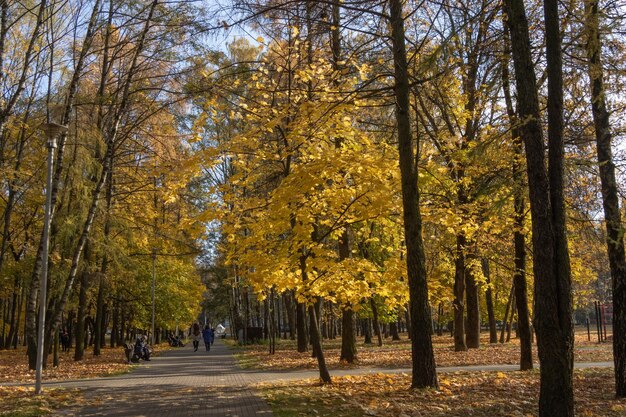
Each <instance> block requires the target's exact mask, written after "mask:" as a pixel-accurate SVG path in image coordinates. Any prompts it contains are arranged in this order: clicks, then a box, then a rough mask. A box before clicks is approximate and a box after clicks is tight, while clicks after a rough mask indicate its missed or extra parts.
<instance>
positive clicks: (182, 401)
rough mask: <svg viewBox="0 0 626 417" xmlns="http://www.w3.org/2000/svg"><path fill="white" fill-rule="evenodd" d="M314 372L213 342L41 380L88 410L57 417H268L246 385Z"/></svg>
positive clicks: (303, 376)
mask: <svg viewBox="0 0 626 417" xmlns="http://www.w3.org/2000/svg"><path fill="white" fill-rule="evenodd" d="M612 366H613V363H612V362H585V363H576V364H575V367H576V368H590V367H612ZM517 369H519V366H518V365H477V366H455V367H440V368H437V371H438V372H440V373H445V372H456V371H515V370H517ZM402 372H406V373H410V372H411V370H410V369H409V368H357V369H340V370H332V371H331V375H332V376H343V375H357V374H368V373H402ZM318 377H319V372H318V371H317V370H305V371H255V370H242V369H240V368H239V367H238V366H237V364H236V362H235V360H234V357H233V354H232V352H231V351H230V350H229V349H228V348H227V347H226V346H225V345H224V344H223V343H222V341H221V340H219V339H218V340H216V342H215V345H214V346H213V348H212V349H211V351H210V352H205V351H204V349H203V348H202V347H201V349H200V350H198V352H194V351H193V348H192V347H191V345H190V344H189V345H187V346H186V347H184V348H179V349H174V350H170V351H167V352H164V353H163V354H162V355H160V356H157V357H154V358H153V360H152V361H150V362H142V363H141V364H140V365H139V366H138V367H137V369H135V370H134V371H133V372H131V373H128V374H124V375H119V376H114V377H107V378H97V379H83V380H76V381H62V382H44V389H45V388H52V387H68V388H72V387H74V388H81V390H83V392H84V393H85V396H86V397H87V400H88V402H89V407H83V406H80V405H77V406H76V407H73V408H71V409H69V410H62V411H57V412H56V414H55V415H58V416H116V417H117V416H119V417H121V416H148V417H149V416H158V417H177V416H198V417H200V416H202V417H204V416H215V417H217V416H220V417H251V416H257V417H258V416H263V417H270V416H272V412H271V410H270V408H269V407H268V405H267V404H266V403H265V401H264V400H263V399H261V398H260V397H258V396H257V395H256V394H255V393H254V390H253V389H251V388H250V385H252V384H255V383H259V382H266V381H280V380H283V381H290V380H300V379H307V378H318Z"/></svg>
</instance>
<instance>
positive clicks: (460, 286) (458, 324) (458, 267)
mask: <svg viewBox="0 0 626 417" xmlns="http://www.w3.org/2000/svg"><path fill="white" fill-rule="evenodd" d="M464 252H465V236H464V235H462V234H459V235H457V236H456V255H455V259H454V268H455V269H454V300H453V302H452V306H453V308H454V350H455V352H462V351H466V350H467V345H466V344H465V299H464V298H465V297H464V295H465V255H464Z"/></svg>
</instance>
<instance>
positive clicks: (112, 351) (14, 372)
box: [0, 347, 163, 383]
mask: <svg viewBox="0 0 626 417" xmlns="http://www.w3.org/2000/svg"><path fill="white" fill-rule="evenodd" d="M158 349H159V347H157V348H156V349H155V350H156V352H155V353H157V352H158ZM161 350H163V348H161ZM130 367H131V365H129V364H127V363H126V359H125V357H124V349H123V348H121V347H118V348H108V347H107V348H102V349H101V354H100V356H94V355H93V350H92V349H90V350H88V351H86V352H85V358H84V359H83V360H82V361H79V362H75V361H74V352H73V351H70V352H66V353H59V366H58V367H53V366H52V355H50V356H49V357H48V366H47V368H46V369H44V370H43V375H42V378H43V379H44V380H46V381H50V380H67V379H80V378H94V377H100V376H107V375H116V374H121V373H125V372H128V370H129V369H130ZM34 380H35V371H31V370H29V369H28V360H27V356H26V350H25V348H23V347H22V348H18V349H15V350H13V349H10V350H2V351H0V383H3V382H24V383H30V382H34Z"/></svg>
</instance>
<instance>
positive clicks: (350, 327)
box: [339, 306, 357, 363]
mask: <svg viewBox="0 0 626 417" xmlns="http://www.w3.org/2000/svg"><path fill="white" fill-rule="evenodd" d="M354 333H355V332H354V312H353V311H352V308H351V307H350V306H348V307H346V308H345V309H344V310H343V314H342V318H341V356H340V357H339V361H341V362H343V361H345V362H346V363H354V362H355V361H356V359H357V351H356V337H355V334H354Z"/></svg>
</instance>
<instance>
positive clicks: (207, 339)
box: [202, 324, 213, 352]
mask: <svg viewBox="0 0 626 417" xmlns="http://www.w3.org/2000/svg"><path fill="white" fill-rule="evenodd" d="M202 338H203V339H204V347H205V348H206V351H207V352H209V351H210V350H211V345H212V344H213V329H211V326H209V325H208V324H207V325H206V326H205V327H204V330H203V331H202Z"/></svg>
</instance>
